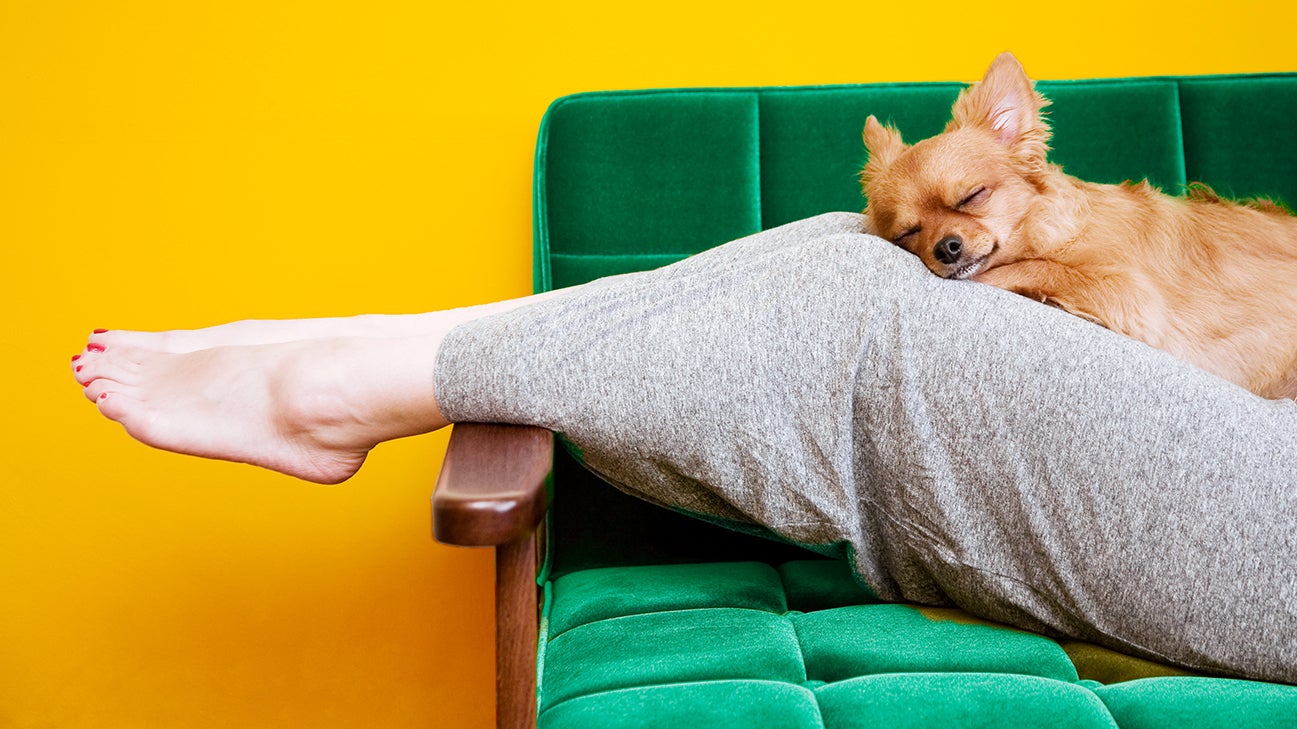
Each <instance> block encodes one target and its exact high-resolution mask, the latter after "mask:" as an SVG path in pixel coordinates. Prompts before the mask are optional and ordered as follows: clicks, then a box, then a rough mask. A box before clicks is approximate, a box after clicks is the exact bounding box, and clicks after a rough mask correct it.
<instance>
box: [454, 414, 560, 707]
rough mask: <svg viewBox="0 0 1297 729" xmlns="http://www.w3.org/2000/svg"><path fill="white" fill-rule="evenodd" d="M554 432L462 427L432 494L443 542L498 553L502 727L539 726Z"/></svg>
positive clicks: (497, 702) (497, 622)
mask: <svg viewBox="0 0 1297 729" xmlns="http://www.w3.org/2000/svg"><path fill="white" fill-rule="evenodd" d="M553 464H554V434H553V433H551V432H549V431H548V430H544V429H542V428H533V427H527V426H520V425H499V424H484V423H461V424H459V425H456V426H454V430H452V431H451V434H450V444H449V445H448V446H447V447H446V457H445V459H444V460H443V461H442V464H441V473H440V474H439V475H438V476H437V486H436V490H435V491H433V494H432V531H433V535H434V536H435V537H436V538H437V540H438V541H440V542H443V543H446V544H456V545H461V546H466V547H484V546H494V547H495V548H496V549H495V655H496V658H495V664H496V675H495V684H496V699H495V706H496V726H497V727H499V728H500V729H534V727H535V726H536V642H537V618H538V612H539V611H538V607H539V603H538V598H537V594H536V593H537V587H536V567H537V562H538V559H539V552H538V549H537V538H536V527H537V525H539V524H540V521H541V519H543V518H544V517H545V510H546V509H547V508H548V506H549V494H548V491H547V482H548V480H549V474H550V470H551V469H552V468H553Z"/></svg>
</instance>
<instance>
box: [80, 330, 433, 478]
mask: <svg viewBox="0 0 1297 729" xmlns="http://www.w3.org/2000/svg"><path fill="white" fill-rule="evenodd" d="M442 337H443V333H442V332H433V333H430V334H425V335H421V336H413V337H390V338H337V339H307V340H304V341H299V342H287V343H277V344H262V345H254V346H234V347H213V348H208V349H200V350H197V351H193V352H188V353H175V352H163V351H156V350H152V349H147V348H141V347H135V346H129V345H126V344H122V343H111V344H107V345H105V344H102V343H100V342H98V341H92V342H91V343H90V344H88V345H87V347H86V349H85V350H84V351H83V352H82V353H81V354H80V355H78V356H77V357H76V358H75V359H74V361H73V363H72V365H73V370H74V373H75V377H76V380H77V381H78V382H79V383H81V385H82V386H83V387H84V390H85V395H86V397H87V398H88V399H89V400H91V401H92V402H94V403H95V404H96V405H97V406H98V407H99V411H100V412H101V413H103V415H105V416H106V417H108V418H109V419H111V420H115V421H117V422H119V423H121V424H122V425H123V426H124V427H125V428H126V431H127V433H129V434H130V435H131V436H132V437H134V438H135V439H137V440H139V441H141V442H143V443H146V444H148V445H151V446H153V447H156V448H162V449H164V450H169V451H175V452H177V453H185V454H190V455H196V456H203V457H206V458H218V459H221V460H227V461H237V462H241V463H251V464H253V465H257V466H262V467H264V468H269V469H272V470H275V471H279V472H281V473H286V474H289V475H291V476H296V477H298V478H302V479H306V480H308V481H315V482H318V483H338V482H341V481H344V480H346V479H347V478H349V477H350V476H351V475H352V474H354V473H355V472H356V471H357V470H358V469H359V468H360V466H361V464H362V463H363V462H364V460H365V456H366V455H367V454H368V452H369V450H370V449H371V448H373V447H374V446H375V445H377V444H378V443H380V442H382V441H385V440H390V439H393V438H400V437H403V436H407V435H414V434H418V433H425V432H429V431H432V430H436V429H438V428H441V427H443V426H445V425H447V424H448V423H447V421H446V419H445V417H444V416H443V415H442V413H441V410H440V408H439V407H438V405H437V399H436V393H435V392H434V391H433V390H434V388H433V372H432V365H433V362H434V361H435V359H436V354H437V349H438V347H439V346H440V343H441V339H442Z"/></svg>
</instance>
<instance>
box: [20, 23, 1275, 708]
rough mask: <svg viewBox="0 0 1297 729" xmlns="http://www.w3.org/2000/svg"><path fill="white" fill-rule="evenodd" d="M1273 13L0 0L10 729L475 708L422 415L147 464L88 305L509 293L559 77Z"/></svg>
mask: <svg viewBox="0 0 1297 729" xmlns="http://www.w3.org/2000/svg"><path fill="white" fill-rule="evenodd" d="M1222 7H1225V8H1228V9H1227V10H1221V9H1219V8H1222ZM1294 27H1297V5H1294V4H1293V3H1290V2H1285V3H1272V4H1266V5H1255V6H1253V5H1250V4H1249V3H1245V2H1240V3H1232V4H1228V5H1225V6H1222V5H1221V4H1219V3H1212V2H1199V1H1196V0H1194V1H1186V0H1172V1H1168V0H1153V2H1144V3H1140V2H1131V1H1130V0H1122V1H1121V2H1114V1H1112V0H1098V1H1097V2H1087V3H1066V4H1061V5H1058V6H1053V5H1048V4H1045V5H1042V4H1037V3H1026V2H1021V1H1020V0H1005V1H1004V2H1000V3H991V4H987V3H971V2H967V1H966V0H961V1H960V2H954V3H921V4H919V5H914V4H910V3H892V4H887V5H883V4H869V3H859V2H851V3H847V2H840V3H832V4H824V5H820V6H816V5H814V4H809V3H791V4H787V5H775V4H761V3H745V4H735V5H732V6H731V5H714V4H711V3H705V2H698V1H697V0H691V1H690V2H679V1H678V0H666V1H665V2H657V3H629V4H621V3H607V2H588V1H581V2H568V3H563V2H557V3H525V4H519V5H517V6H515V5H511V4H500V3H463V4H455V5H451V6H444V4H442V3H437V2H427V1H426V0H420V1H414V0H395V1H394V0H366V1H365V2H356V3H341V2H328V1H324V2H320V1H314V2H306V1H301V2H288V1H278V2H276V1H274V0H231V1H227V2H213V3H191V2H179V1H177V0H166V1H165V2H163V1H153V2H134V1H132V0H122V1H121V2H102V1H99V0H96V1H95V2H89V1H83V2H58V1H56V0H2V1H0V246H2V247H3V248H2V250H3V254H4V257H3V261H4V263H3V265H0V276H2V277H3V281H4V285H3V288H2V289H0V296H3V302H0V303H3V311H4V319H3V332H2V336H0V343H2V345H0V346H3V349H4V353H3V354H0V367H3V370H2V371H0V398H2V399H3V403H2V404H0V410H2V411H3V413H4V420H5V425H4V441H3V446H4V451H3V452H4V457H5V459H6V461H7V463H6V464H5V466H4V467H3V469H2V470H0V727H22V728H24V729H26V728H27V727H59V728H64V727H66V728H78V729H80V728H82V727H132V728H134V727H186V728H197V727H308V726H309V727H314V728H315V729H325V728H327V727H434V726H435V727H486V726H489V725H490V724H491V722H492V710H493V709H492V682H493V666H492V650H493V646H492V633H491V625H492V622H491V620H492V616H491V610H492V598H491V584H490V581H491V561H490V556H489V554H487V553H486V552H480V551H473V550H462V549H454V548H450V547H444V546H440V545H437V544H435V543H433V542H432V540H431V538H430V536H429V518H428V517H429V512H428V503H427V497H428V494H429V492H430V490H431V487H432V483H433V478H434V475H435V473H436V468H437V463H438V459H439V456H440V453H441V451H442V449H443V447H444V444H445V438H444V435H443V434H437V435H432V436H424V437H421V438H414V439H409V440H407V441H403V442H398V443H392V444H388V445H384V446H382V447H380V448H379V449H377V451H376V452H375V453H374V454H373V455H372V456H371V458H370V463H369V464H368V465H367V466H366V467H365V469H364V470H363V471H362V473H361V474H360V475H359V476H357V477H356V478H354V479H353V480H352V481H351V482H349V483H347V484H344V485H342V486H338V487H321V486H314V485H309V484H304V483H299V482H296V481H293V480H291V479H288V478H285V477H280V476H277V475H275V474H271V473H265V472H260V471H257V470H255V469H253V468H250V467H245V466H238V465H231V464H224V463H208V462H202V461H199V460H196V459H188V458H183V457H179V456H173V455H170V454H166V453H160V452H153V451H151V450H149V449H147V448H144V447H142V446H139V445H136V444H134V443H132V442H131V441H130V440H129V439H128V438H127V437H126V435H125V434H124V433H123V432H122V431H121V429H120V428H118V427H117V426H116V425H114V424H112V423H109V422H107V421H103V420H102V419H100V418H99V417H97V416H96V415H95V413H94V410H93V409H92V407H91V406H90V405H89V404H87V403H86V402H85V401H84V400H82V398H81V394H80V388H78V387H77V386H76V385H75V384H74V383H73V382H72V379H71V377H70V376H69V374H68V371H67V370H66V369H65V368H66V366H67V362H68V358H69V357H70V356H71V355H72V354H73V353H74V352H76V351H77V350H78V349H80V347H81V345H82V342H83V341H84V335H85V334H86V333H87V332H88V331H89V330H90V329H91V328H93V327H110V328H111V327H120V328H143V329H157V328H172V327H192V326H199V325H207V324H213V323H217V322H220V321H225V320H230V319H237V318H247V317H299V316H315V315H331V314H346V313H354V312H364V311H386V312H404V311H420V310H426V309H432V308H442V307H448V306H453V305H460V304H467V303H473V302H478V301H484V300H489V299H496V298H501V297H506V296H514V295H518V294H522V293H525V292H527V291H528V290H529V286H530V263H529V238H530V230H531V229H530V222H529V220H530V182H531V177H530V176H531V153H532V145H533V142H534V137H535V131H536V127H537V123H538V122H539V120H540V116H541V114H542V113H543V112H544V110H545V107H546V105H547V104H548V102H549V101H550V100H552V99H553V98H555V97H557V96H559V95H562V94H566V93H570V92H576V91H584V90H595V89H608V88H635V87H655V86H698V85H771V84H821V83H850V82H861V81H892V80H932V79H940V80H951V79H955V80H971V79H974V78H976V77H978V76H980V74H981V72H982V71H983V69H984V68H985V66H986V64H987V63H988V62H989V61H990V60H991V59H992V58H993V57H994V56H995V54H996V53H998V52H1000V51H1002V50H1006V49H1009V50H1013V51H1015V52H1016V53H1017V54H1018V56H1019V58H1020V59H1021V60H1022V61H1023V63H1024V64H1025V65H1026V67H1027V69H1028V71H1029V72H1031V73H1032V74H1033V75H1034V76H1036V77H1037V78H1068V77H1086V76H1122V75H1143V74H1196V73H1227V72H1250V71H1291V70H1297V50H1294V49H1297V45H1295V44H1294V43H1293V42H1292V38H1291V32H1292V29H1293V28H1294ZM1290 132H1291V130H1282V131H1280V130H1276V133H1284V134H1287V133H1290Z"/></svg>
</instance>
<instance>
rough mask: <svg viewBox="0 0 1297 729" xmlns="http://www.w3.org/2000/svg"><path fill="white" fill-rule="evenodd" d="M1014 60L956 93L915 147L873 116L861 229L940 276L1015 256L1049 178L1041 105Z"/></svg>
mask: <svg viewBox="0 0 1297 729" xmlns="http://www.w3.org/2000/svg"><path fill="white" fill-rule="evenodd" d="M1048 103H1049V102H1047V101H1046V100H1045V99H1044V97H1042V96H1040V94H1038V93H1036V91H1035V88H1034V85H1033V84H1032V82H1031V79H1029V78H1027V74H1026V73H1025V72H1024V71H1023V70H1022V66H1021V65H1020V64H1019V63H1018V61H1017V59H1015V58H1014V57H1013V56H1012V55H1011V54H1008V53H1005V54H1002V55H1001V56H1000V57H999V58H996V59H995V62H994V63H992V64H991V67H990V69H988V70H987V72H986V76H985V78H983V79H982V80H981V81H980V82H978V83H976V84H974V85H972V86H970V87H969V88H967V89H965V90H964V91H963V92H962V93H960V95H959V98H958V99H956V101H955V105H954V108H953V109H952V117H953V118H952V120H951V121H950V123H949V124H947V125H946V130H945V131H944V132H942V133H941V134H939V135H937V136H935V137H932V138H930V139H925V140H923V141H921V142H918V143H917V144H914V145H907V144H905V142H904V141H902V140H901V135H900V133H899V132H898V131H897V130H896V129H894V128H892V127H885V126H883V125H882V124H880V123H879V122H878V120H877V119H875V118H874V117H873V116H870V117H869V119H868V120H867V121H866V123H865V132H864V138H865V148H866V149H867V150H868V151H869V162H868V164H866V165H865V169H864V170H863V171H862V172H861V175H860V178H861V184H862V185H863V186H864V191H865V196H866V197H867V198H868V201H869V205H868V208H867V209H866V210H865V225H866V229H867V230H868V231H869V232H871V233H873V234H875V235H878V236H880V237H883V238H886V239H887V240H890V241H892V242H894V243H896V244H897V245H899V246H901V247H903V248H905V249H906V250H908V251H910V252H911V253H914V254H915V255H917V256H918V257H919V258H920V259H922V261H923V262H924V264H926V265H927V266H928V268H930V269H932V271H933V272H934V273H936V274H937V275H939V276H942V277H945V278H968V277H970V276H974V275H976V274H978V273H980V272H981V271H984V270H986V269H988V268H992V267H994V266H998V265H1003V264H1005V263H1008V262H1010V261H1012V260H1015V259H1016V258H1017V257H1018V255H1017V253H1018V252H1017V251H1015V250H1014V248H1015V247H1016V244H1015V239H1014V233H1015V231H1016V230H1017V229H1018V228H1019V227H1020V226H1021V224H1022V222H1023V219H1024V217H1025V216H1026V215H1027V213H1028V210H1029V209H1030V207H1031V203H1032V200H1033V198H1034V197H1035V195H1036V194H1037V193H1038V192H1039V190H1040V185H1041V182H1042V180H1043V179H1044V177H1045V175H1046V174H1047V173H1048V169H1049V165H1048V163H1047V162H1046V159H1045V156H1046V153H1047V152H1048V151H1049V125H1048V124H1047V123H1046V122H1045V120H1044V118H1043V116H1042V114H1041V110H1042V109H1043V108H1044V107H1045V105H1046V104H1048Z"/></svg>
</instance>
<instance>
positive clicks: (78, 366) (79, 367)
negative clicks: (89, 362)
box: [72, 365, 85, 372]
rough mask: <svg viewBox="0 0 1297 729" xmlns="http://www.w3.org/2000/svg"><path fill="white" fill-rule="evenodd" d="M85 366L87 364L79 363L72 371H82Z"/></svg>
mask: <svg viewBox="0 0 1297 729" xmlns="http://www.w3.org/2000/svg"><path fill="white" fill-rule="evenodd" d="M84 366H85V365H77V368H76V369H75V370H72V371H73V372H80V371H81V368H82V367H84Z"/></svg>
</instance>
